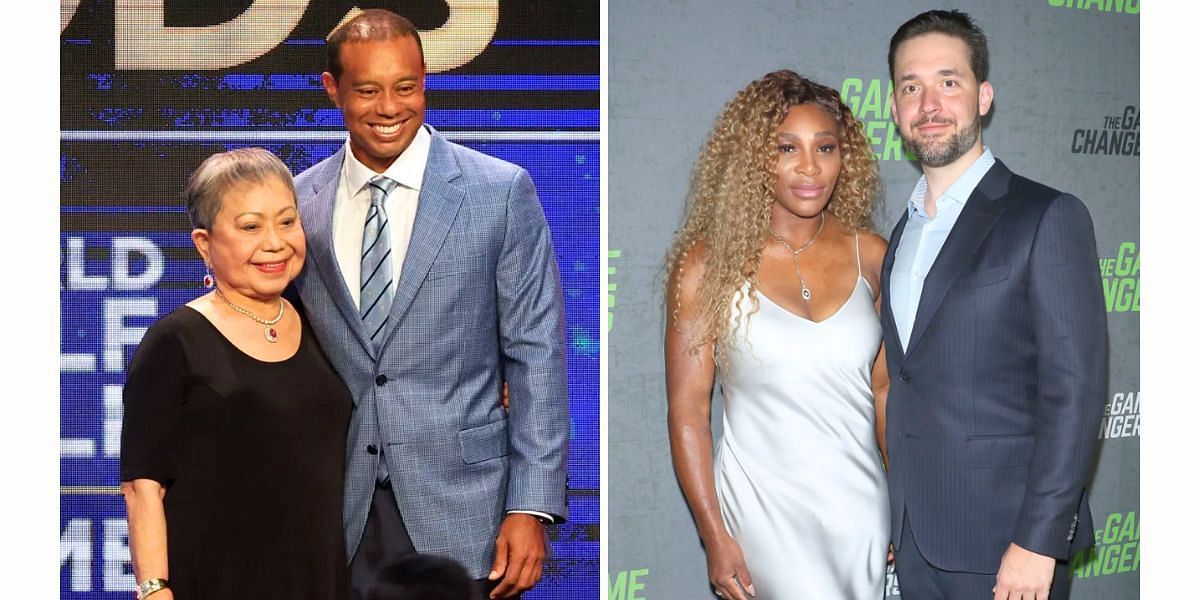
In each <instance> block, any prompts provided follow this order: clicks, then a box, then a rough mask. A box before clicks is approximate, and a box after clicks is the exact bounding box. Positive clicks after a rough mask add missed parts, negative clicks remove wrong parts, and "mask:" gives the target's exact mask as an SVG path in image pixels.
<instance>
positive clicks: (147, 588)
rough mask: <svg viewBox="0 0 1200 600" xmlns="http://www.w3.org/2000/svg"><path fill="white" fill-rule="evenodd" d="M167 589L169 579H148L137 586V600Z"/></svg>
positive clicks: (143, 599) (142, 599)
mask: <svg viewBox="0 0 1200 600" xmlns="http://www.w3.org/2000/svg"><path fill="white" fill-rule="evenodd" d="M165 589H167V580H166V579H162V578H160V577H155V578H154V579H147V580H145V581H143V582H142V583H140V584H138V586H137V600H145V599H146V596H149V595H150V594H153V593H154V592H157V591H159V590H165Z"/></svg>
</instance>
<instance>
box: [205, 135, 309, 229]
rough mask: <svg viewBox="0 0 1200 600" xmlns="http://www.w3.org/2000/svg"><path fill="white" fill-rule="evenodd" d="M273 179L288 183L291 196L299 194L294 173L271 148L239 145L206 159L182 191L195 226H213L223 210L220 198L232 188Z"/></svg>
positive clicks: (206, 227)
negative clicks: (240, 146)
mask: <svg viewBox="0 0 1200 600" xmlns="http://www.w3.org/2000/svg"><path fill="white" fill-rule="evenodd" d="M272 178H275V179H278V180H279V181H281V182H283V183H284V184H285V185H287V188H288V191H290V192H291V193H292V198H293V199H294V198H295V197H296V189H295V186H294V184H293V183H292V172H291V171H289V170H288V168H287V165H285V164H283V161H281V160H279V157H277V156H275V155H274V154H271V152H270V151H268V150H265V149H263V148H237V149H235V150H230V151H228V152H220V153H217V154H214V155H212V156H210V157H208V158H206V159H204V162H202V163H200V166H199V167H198V168H197V169H196V170H195V172H193V173H192V176H191V177H189V178H188V182H187V187H185V188H184V190H183V201H184V203H185V204H186V205H187V211H188V218H190V219H191V220H192V227H195V228H197V229H209V228H211V227H212V224H213V221H214V220H215V219H216V218H217V213H219V212H221V199H222V198H223V197H224V196H225V194H226V193H227V192H229V191H230V190H231V189H233V188H235V187H237V186H239V185H243V184H246V183H265V182H267V181H268V180H270V179H272Z"/></svg>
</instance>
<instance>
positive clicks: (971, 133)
mask: <svg viewBox="0 0 1200 600" xmlns="http://www.w3.org/2000/svg"><path fill="white" fill-rule="evenodd" d="M937 122H938V123H944V122H945V121H937ZM923 124H924V122H920V121H918V122H917V123H915V124H914V125H913V129H914V130H916V128H917V127H919V126H921V125H923ZM979 129H980V119H979V117H976V118H974V119H972V121H971V126H970V127H967V128H966V129H963V130H961V131H959V132H958V133H955V134H954V135H953V136H951V137H950V139H949V140H947V141H945V142H932V141H931V142H925V143H922V142H921V141H920V134H917V135H916V136H914V137H912V138H908V137H904V136H903V135H901V136H900V137H901V138H902V139H903V140H904V149H905V150H907V151H908V152H909V153H910V154H912V155H913V156H915V157H917V160H919V161H921V164H922V165H924V166H926V167H944V166H946V165H948V164H950V163H952V162H954V161H956V160H958V157H960V156H962V155H963V154H966V153H967V150H970V149H971V146H973V145H975V140H977V139H979Z"/></svg>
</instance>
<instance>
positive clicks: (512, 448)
mask: <svg viewBox="0 0 1200 600" xmlns="http://www.w3.org/2000/svg"><path fill="white" fill-rule="evenodd" d="M431 129H432V128H431ZM432 137H433V139H432V143H431V145H430V150H429V162H428V164H427V166H426V169H425V175H424V180H423V183H422V189H421V192H420V199H419V201H418V207H417V215H416V220H415V222H414V225H413V234H412V240H411V241H410V243H409V247H408V253H407V255H406V257H405V259H404V266H403V270H402V274H401V276H400V281H399V282H398V285H397V288H396V294H395V300H394V304H393V305H392V310H391V313H390V315H389V319H388V323H387V325H386V326H385V329H384V331H385V333H384V342H383V344H382V349H381V350H380V351H379V352H376V350H375V349H374V347H373V346H372V344H371V342H370V340H369V334H368V333H367V332H366V330H365V328H364V327H363V324H362V319H361V318H360V317H359V314H358V308H357V306H356V305H355V304H354V302H353V300H352V299H351V296H350V293H349V291H348V290H347V288H346V284H345V282H344V279H343V278H342V275H341V271H340V269H339V267H338V264H337V260H336V258H335V256H334V251H333V233H332V231H331V225H332V214H333V202H334V196H335V193H336V190H337V185H338V178H339V176H340V172H341V167H342V161H343V159H344V155H345V149H344V148H343V149H342V150H339V151H338V152H337V153H336V154H334V155H333V156H331V157H329V158H327V159H325V160H324V161H321V162H320V163H318V164H316V165H314V166H313V167H312V168H310V169H308V170H307V171H305V172H304V173H302V174H300V175H299V176H298V177H297V178H296V195H297V200H298V203H299V207H300V212H301V219H302V222H303V223H304V230H305V233H306V235H307V238H308V261H307V264H306V265H305V268H304V270H303V272H302V273H301V274H300V276H299V277H298V278H297V284H296V287H297V289H298V291H299V293H300V298H301V300H302V302H303V305H304V308H305V310H306V311H307V313H308V315H309V319H310V322H311V323H312V328H313V330H314V331H315V332H316V334H317V337H318V338H319V339H320V341H321V345H322V346H323V347H324V349H325V351H326V353H328V355H329V359H330V361H331V362H332V363H333V365H334V367H335V368H336V369H337V371H338V373H339V374H340V375H341V376H342V378H343V379H344V380H345V381H346V384H347V385H348V386H349V388H350V390H351V393H352V395H353V398H354V404H355V406H354V412H353V414H352V417H351V424H350V432H349V436H348V442H347V448H346V484H345V504H344V507H343V511H344V525H345V530H346V548H347V552H348V553H349V556H348V557H347V560H349V558H352V557H353V556H354V552H355V551H356V549H357V548H358V543H359V540H360V539H361V537H362V532H363V528H364V525H365V524H366V520H367V512H368V509H369V507H370V503H371V495H372V492H373V490H374V487H375V472H376V465H377V462H378V460H379V455H378V454H376V453H372V452H370V451H368V447H374V448H380V447H382V448H384V449H385V450H384V453H383V456H384V457H385V459H386V460H387V468H388V473H389V474H390V476H391V480H392V482H393V486H392V487H393V490H394V493H395V497H396V502H397V504H398V506H399V507H400V512H401V514H402V515H403V516H404V521H405V525H406V526H407V528H408V532H409V535H410V536H411V537H412V541H413V545H414V546H415V547H416V549H417V551H418V552H421V553H429V554H440V555H444V556H449V557H452V558H454V559H456V560H458V561H460V562H462V563H463V564H464V565H466V567H467V569H468V570H469V571H470V572H471V574H472V576H474V577H476V578H481V577H484V576H486V575H487V573H488V571H489V569H490V567H491V562H492V560H493V553H494V542H495V539H496V535H497V532H498V530H499V525H500V522H501V520H502V519H503V518H504V515H505V512H506V511H507V510H512V509H526V510H536V511H541V512H545V513H549V514H552V515H556V516H558V517H560V518H565V517H566V515H567V508H566V456H567V447H566V446H567V436H568V433H569V429H570V422H569V416H568V409H567V382H566V366H565V359H564V341H563V340H564V337H563V335H564V332H563V305H562V302H563V300H562V292H561V288H560V284H559V274H558V267H557V264H556V262H555V255H554V249H553V247H552V245H551V239H550V231H549V228H548V226H547V224H546V219H545V216H544V215H543V213H542V209H541V205H540V204H539V202H538V199H537V194H536V192H535V191H534V187H533V182H532V181H531V180H530V178H529V175H528V173H526V172H525V170H523V169H521V168H520V167H517V166H516V165H513V164H510V163H507V162H504V161H501V160H499V159H496V158H492V157H489V156H486V155H484V154H480V153H479V152H475V151H473V150H470V149H467V148H464V147H462V146H459V145H456V144H452V143H450V142H449V141H447V140H446V139H445V138H444V137H443V136H442V135H440V134H438V133H437V132H436V131H434V132H433V136H432ZM502 381H507V382H508V386H509V393H510V395H511V397H512V403H511V410H509V411H507V412H506V411H505V409H504V408H503V407H502V406H501V404H500V387H501V382H502Z"/></svg>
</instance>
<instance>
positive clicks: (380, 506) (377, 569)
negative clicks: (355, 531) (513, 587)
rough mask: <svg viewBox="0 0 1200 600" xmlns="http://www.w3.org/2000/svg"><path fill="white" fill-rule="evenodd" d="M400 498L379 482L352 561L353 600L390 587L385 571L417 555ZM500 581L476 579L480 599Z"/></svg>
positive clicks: (389, 487) (388, 485) (482, 599)
mask: <svg viewBox="0 0 1200 600" xmlns="http://www.w3.org/2000/svg"><path fill="white" fill-rule="evenodd" d="M416 552H417V551H416V549H415V548H414V547H413V543H412V539H410V538H409V537H408V529H407V528H406V527H405V526H404V518H403V517H401V516H400V508H399V507H398V506H396V498H395V497H394V496H393V495H392V486H391V485H390V484H389V483H382V484H376V485H375V493H374V495H373V496H372V497H371V509H370V511H369V512H368V513H367V525H366V528H365V529H363V536H362V540H361V541H359V544H358V551H357V552H355V554H354V558H353V559H352V560H351V561H350V600H365V599H366V598H367V593H368V592H370V591H371V590H373V589H377V588H386V587H387V584H389V583H394V582H389V581H387V579H386V576H385V574H384V570H385V569H386V568H387V567H388V566H389V565H393V564H395V563H396V562H398V561H400V560H402V559H403V558H404V557H405V556H407V555H411V554H416ZM497 583H499V582H492V581H488V580H487V579H480V580H476V586H475V587H476V588H477V589H478V590H479V591H480V595H479V598H480V599H481V600H486V599H487V598H488V594H489V593H491V591H492V589H493V588H495V587H496V584H497Z"/></svg>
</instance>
